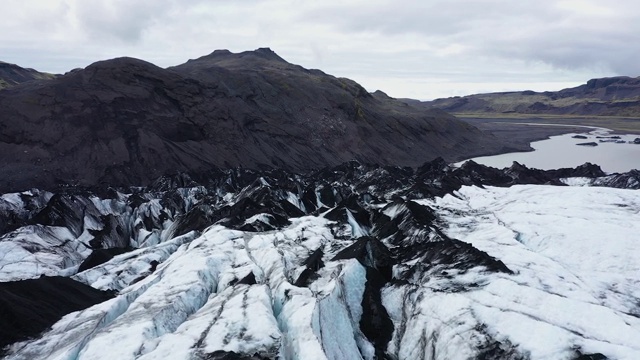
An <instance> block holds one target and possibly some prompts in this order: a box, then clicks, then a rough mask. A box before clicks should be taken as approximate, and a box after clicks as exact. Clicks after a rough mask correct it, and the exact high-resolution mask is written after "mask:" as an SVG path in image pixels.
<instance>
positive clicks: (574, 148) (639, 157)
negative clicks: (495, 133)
mask: <svg viewBox="0 0 640 360" xmlns="http://www.w3.org/2000/svg"><path fill="white" fill-rule="evenodd" d="M592 129H593V130H592V131H591V132H589V133H583V134H576V133H571V134H564V135H558V136H552V137H551V138H549V139H546V140H541V141H536V142H532V143H531V147H532V148H534V149H535V151H530V152H515V153H507V154H501V155H493V156H482V157H477V158H473V159H471V160H473V161H475V162H477V163H479V164H484V165H488V166H493V167H496V168H504V167H509V166H511V164H512V163H513V162H514V161H517V162H519V163H520V164H524V165H526V166H527V167H529V168H537V169H543V170H549V169H558V168H566V167H576V166H578V165H582V164H584V163H585V162H590V163H592V164H597V165H600V167H601V168H602V170H603V171H604V172H606V173H615V172H626V171H629V170H631V169H640V145H638V144H630V143H629V141H631V142H632V141H633V140H634V139H635V138H639V137H640V135H616V136H620V138H621V139H620V140H624V141H625V143H624V144H622V143H614V142H600V140H608V139H598V138H597V137H598V136H613V135H611V134H610V132H611V130H609V129H604V128H592ZM574 135H584V136H586V137H587V139H575V138H573V137H572V136H574ZM585 142H595V143H597V144H598V146H579V145H576V144H578V143H585ZM463 162H464V161H463ZM463 162H459V163H457V164H456V165H460V164H462V163H463Z"/></svg>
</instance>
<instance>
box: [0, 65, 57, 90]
mask: <svg viewBox="0 0 640 360" xmlns="http://www.w3.org/2000/svg"><path fill="white" fill-rule="evenodd" d="M55 77H56V75H53V74H48V73H42V72H39V71H36V70H34V69H27V68H23V67H20V66H18V65H15V64H9V63H6V62H3V61H0V90H1V89H5V88H8V87H12V86H15V85H18V84H21V83H23V82H26V81H31V80H50V79H53V78H55Z"/></svg>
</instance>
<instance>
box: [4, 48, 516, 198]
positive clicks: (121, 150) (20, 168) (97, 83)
mask: <svg viewBox="0 0 640 360" xmlns="http://www.w3.org/2000/svg"><path fill="white" fill-rule="evenodd" d="M503 150H505V144H504V143H503V142H501V141H499V140H498V139H496V138H495V137H493V136H492V135H487V134H486V133H483V132H481V131H480V130H478V129H477V128H476V127H474V126H472V125H469V124H467V123H465V122H462V121H460V120H458V119H457V118H455V117H453V116H451V115H449V114H447V113H445V112H444V111H441V110H438V109H425V108H422V107H415V106H410V105H407V104H405V103H403V102H401V101H399V100H397V99H393V98H390V97H388V96H386V95H384V94H383V93H381V92H379V93H374V94H370V93H368V92H367V91H366V90H365V89H364V88H363V87H362V86H360V85H358V84H357V83H356V82H354V81H352V80H349V79H345V78H336V77H334V76H331V75H327V74H325V73H324V72H322V71H320V70H308V69H305V68H303V67H301V66H298V65H293V64H290V63H288V62H287V61H285V60H284V59H282V58H281V57H280V56H278V55H277V54H276V53H274V52H273V51H271V50H270V49H266V48H263V49H258V50H255V51H246V52H242V53H237V54H236V53H231V52H229V51H226V50H219V51H214V52H213V53H211V54H209V55H206V56H203V57H201V58H198V59H195V60H190V61H188V62H187V63H185V64H182V65H179V66H174V67H171V68H168V69H163V68H160V67H157V66H155V65H153V64H151V63H148V62H145V61H142V60H138V59H132V58H118V59H112V60H106V61H100V62H97V63H94V64H92V65H90V66H88V67H86V68H85V69H79V70H75V71H71V72H69V73H67V74H65V75H62V76H59V77H57V78H55V79H53V80H50V81H30V82H24V83H22V84H20V85H16V86H13V87H11V88H9V89H5V90H3V91H0V171H1V172H2V174H3V176H2V177H0V189H1V190H3V191H7V190H19V189H25V188H29V187H36V186H37V187H41V188H42V187H44V188H50V187H52V186H56V185H57V184H64V183H74V184H80V185H87V186H91V185H96V184H109V185H112V186H118V185H145V184H147V183H149V181H151V180H152V179H154V178H157V177H158V176H161V175H164V174H169V173H176V172H181V171H187V172H201V171H209V170H210V169H212V168H213V167H222V168H229V167H237V166H242V167H246V168H255V169H264V168H284V169H289V170H295V171H310V170H314V169H319V168H323V167H326V166H334V165H337V164H341V163H343V162H345V161H349V160H352V159H355V160H359V161H361V162H364V163H377V164H381V165H398V166H418V165H421V164H422V163H424V162H425V161H428V160H432V159H434V158H436V157H443V158H445V159H446V160H448V161H454V160H461V159H463V158H468V157H471V156H475V155H480V154H489V153H496V152H500V151H503Z"/></svg>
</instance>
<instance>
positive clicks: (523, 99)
mask: <svg viewBox="0 0 640 360" xmlns="http://www.w3.org/2000/svg"><path fill="white" fill-rule="evenodd" d="M407 102H409V103H412V104H414V105H415V104H417V102H415V101H411V100H408V101H407ZM420 105H422V106H425V107H434V108H438V109H442V110H445V111H448V112H453V113H504V114H512V113H516V114H551V115H588V116H628V117H638V116H640V77H636V78H631V77H626V76H620V77H611V78H601V79H591V80H589V81H588V82H587V83H586V84H584V85H580V86H578V87H575V88H569V89H563V90H560V91H545V92H534V91H521V92H502V93H489V94H475V95H468V96H463V97H459V96H457V97H452V98H445V99H436V100H433V101H425V102H422V103H420Z"/></svg>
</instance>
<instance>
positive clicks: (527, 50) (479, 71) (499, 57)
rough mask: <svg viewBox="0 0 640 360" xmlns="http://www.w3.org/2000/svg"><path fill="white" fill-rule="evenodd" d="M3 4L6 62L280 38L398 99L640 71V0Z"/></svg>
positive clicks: (291, 49) (68, 65) (59, 66)
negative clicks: (639, 59) (637, 1)
mask: <svg viewBox="0 0 640 360" xmlns="http://www.w3.org/2000/svg"><path fill="white" fill-rule="evenodd" d="M3 7H4V8H3V10H4V13H5V16H4V18H3V22H0V60H4V61H9V62H15V63H18V64H20V65H24V66H28V67H33V68H36V69H41V70H44V71H51V72H66V71H68V70H70V69H72V68H75V67H84V66H86V65H88V64H90V63H91V62H94V61H98V60H102V59H106V58H112V57H117V56H125V55H126V56H133V57H138V58H142V59H145V60H148V61H151V62H153V63H155V64H157V65H160V66H171V65H176V64H179V63H182V62H184V61H186V60H188V59H189V58H196V57H199V56H202V55H205V54H208V53H211V52H212V51H213V50H215V49H229V50H231V51H234V52H237V51H244V50H251V49H256V48H258V47H265V46H268V47H271V48H272V49H273V50H274V51H276V52H277V53H278V54H279V55H281V56H282V57H284V58H285V59H287V60H289V61H290V62H293V63H298V64H300V65H302V66H305V67H308V68H320V69H322V70H324V71H325V72H327V73H330V74H334V75H336V76H344V77H349V78H353V79H354V80H356V81H358V82H360V83H361V84H362V85H363V86H365V87H366V88H367V89H369V90H375V89H378V88H379V89H382V90H384V91H385V92H387V93H388V94H389V95H391V96H396V97H403V96H413V97H418V98H424V99H426V98H433V97H440V96H445V95H464V94H465V91H480V90H483V91H484V90H486V91H490V90H491V89H496V90H509V89H512V90H518V89H522V88H523V87H524V88H530V89H535V90H543V89H542V88H540V87H542V86H551V87H553V86H552V84H554V83H556V84H557V87H558V88H559V87H561V86H566V85H567V84H574V85H578V84H579V83H582V82H585V81H586V80H587V79H589V78H591V77H600V76H605V75H607V76H608V75H631V76H637V75H639V74H640V62H638V61H637V59H636V58H637V54H640V49H639V46H640V22H638V21H636V20H637V19H638V18H640V4H637V3H636V0H615V1H608V2H603V1H596V0H535V1H534V0H518V1H510V0H457V1H454V0H448V1H445V0H420V1H418V0H415V1H403V2H398V1H391V0H349V1H347V0H344V1H337V0H327V1H323V2H310V1H301V0H248V1H247V0H243V1H233V2H231V1H223V0H209V1H207V0H182V1H181V0H136V1H128V0H29V1H24V0H5V1H4V2H3ZM456 89H458V90H456ZM547 89H548V90H553V88H547Z"/></svg>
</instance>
